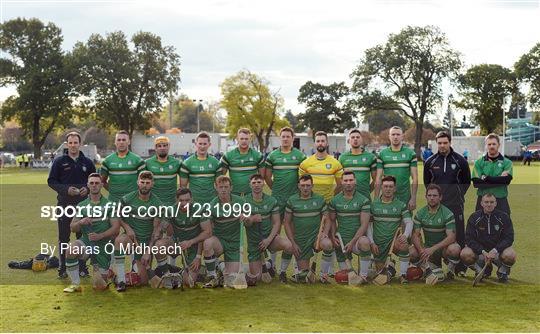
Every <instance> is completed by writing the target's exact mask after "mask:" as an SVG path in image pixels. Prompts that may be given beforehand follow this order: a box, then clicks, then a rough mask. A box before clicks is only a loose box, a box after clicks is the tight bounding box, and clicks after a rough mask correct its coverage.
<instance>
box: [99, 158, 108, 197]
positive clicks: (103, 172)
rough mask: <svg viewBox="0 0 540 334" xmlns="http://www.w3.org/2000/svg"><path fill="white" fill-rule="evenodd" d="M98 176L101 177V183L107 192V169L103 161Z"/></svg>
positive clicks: (105, 162)
mask: <svg viewBox="0 0 540 334" xmlns="http://www.w3.org/2000/svg"><path fill="white" fill-rule="evenodd" d="M99 176H101V183H103V188H105V189H107V190H109V182H108V181H109V167H107V161H106V160H105V161H103V163H102V164H101V168H100V169H99Z"/></svg>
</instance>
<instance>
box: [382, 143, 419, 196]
mask: <svg viewBox="0 0 540 334" xmlns="http://www.w3.org/2000/svg"><path fill="white" fill-rule="evenodd" d="M416 166H417V159H416V153H415V152H414V151H413V150H411V149H410V148H408V147H405V146H403V145H402V146H401V148H400V149H399V151H392V147H387V148H385V149H384V150H382V151H381V153H379V157H378V159H377V169H382V170H383V174H384V175H392V176H394V177H395V178H396V187H397V189H396V198H397V199H399V200H400V201H402V202H404V203H409V200H410V199H411V185H410V178H411V167H416Z"/></svg>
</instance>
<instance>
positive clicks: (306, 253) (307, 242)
mask: <svg viewBox="0 0 540 334" xmlns="http://www.w3.org/2000/svg"><path fill="white" fill-rule="evenodd" d="M316 240H317V236H314V237H313V238H308V239H303V240H298V239H296V238H295V239H294V242H296V244H297V245H298V247H300V258H298V259H297V260H309V259H311V258H312V257H313V255H314V254H315V250H314V249H313V248H314V245H315V241H316Z"/></svg>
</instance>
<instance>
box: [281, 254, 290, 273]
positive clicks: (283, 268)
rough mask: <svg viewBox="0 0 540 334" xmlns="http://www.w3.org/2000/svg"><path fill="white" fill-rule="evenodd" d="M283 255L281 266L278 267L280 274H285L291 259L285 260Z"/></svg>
mask: <svg viewBox="0 0 540 334" xmlns="http://www.w3.org/2000/svg"><path fill="white" fill-rule="evenodd" d="M285 254H287V253H283V254H282V255H281V266H280V271H279V272H280V273H283V272H286V271H287V269H288V268H289V263H291V258H290V257H289V258H286V257H285Z"/></svg>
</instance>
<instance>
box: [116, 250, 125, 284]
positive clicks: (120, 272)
mask: <svg viewBox="0 0 540 334" xmlns="http://www.w3.org/2000/svg"><path fill="white" fill-rule="evenodd" d="M125 260H126V255H125V254H122V253H121V252H120V251H118V250H115V251H114V268H115V269H116V280H117V282H118V283H120V282H125V281H126V263H125Z"/></svg>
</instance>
